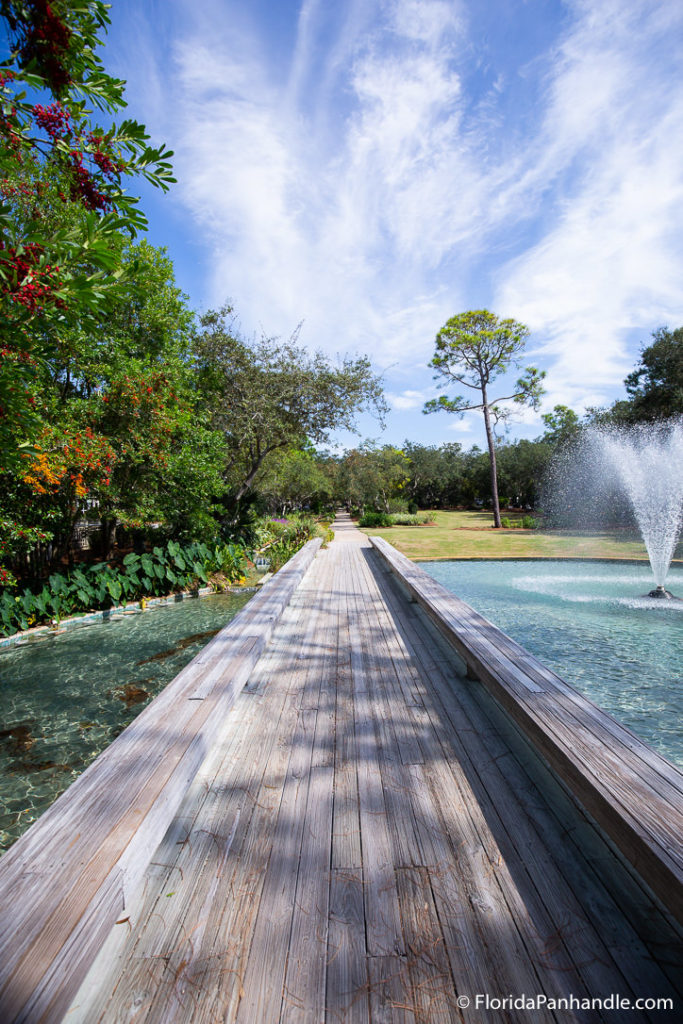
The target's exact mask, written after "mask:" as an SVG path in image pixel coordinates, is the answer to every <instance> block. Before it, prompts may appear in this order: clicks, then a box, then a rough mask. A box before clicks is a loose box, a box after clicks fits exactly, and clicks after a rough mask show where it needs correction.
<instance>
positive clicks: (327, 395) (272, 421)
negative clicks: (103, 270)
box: [195, 307, 386, 502]
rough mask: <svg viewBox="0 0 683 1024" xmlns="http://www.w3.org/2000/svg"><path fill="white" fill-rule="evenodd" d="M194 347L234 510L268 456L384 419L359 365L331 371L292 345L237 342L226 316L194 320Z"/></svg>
mask: <svg viewBox="0 0 683 1024" xmlns="http://www.w3.org/2000/svg"><path fill="white" fill-rule="evenodd" d="M201 323H202V331H201V332H200V333H199V335H198V337H197V339H196V342H195V352H196V369H197V373H198V376H199V379H200V381H201V387H202V389H203V391H204V392H205V394H206V395H207V396H208V398H209V403H210V405H211V407H212V408H213V409H214V417H213V425H214V426H215V427H217V428H219V429H221V430H222V431H223V432H224V434H225V438H226V441H227V445H228V451H229V460H228V466H227V476H228V479H229V481H230V482H231V483H232V485H233V494H234V499H235V500H236V501H237V502H239V501H240V500H241V499H242V498H243V497H244V495H245V494H246V493H247V491H248V490H249V488H250V487H252V485H253V484H254V482H255V480H256V477H257V474H258V473H259V470H260V469H261V467H262V466H263V464H264V460H266V459H268V457H269V456H271V455H272V453H273V452H277V451H281V450H287V449H291V448H300V447H301V446H302V445H303V444H305V442H306V441H307V440H308V441H310V442H312V443H313V444H325V443H326V442H327V440H328V438H329V435H330V431H331V430H333V429H336V430H339V429H346V430H353V429H354V428H355V424H356V418H357V415H358V413H359V412H361V411H368V412H371V413H373V414H375V415H376V416H377V417H378V418H379V419H380V421H381V420H382V417H383V415H384V413H385V412H386V404H385V400H384V395H383V390H382V385H381V381H380V380H379V378H378V377H377V376H376V375H375V374H374V373H373V371H372V368H371V364H370V360H369V359H367V358H366V357H359V358H355V359H353V358H351V357H348V356H347V357H344V358H343V359H340V360H339V361H338V363H337V364H336V365H335V364H333V363H332V362H330V360H328V359H327V358H326V357H325V356H324V355H323V354H322V353H321V352H316V353H313V354H312V355H311V354H310V353H308V352H307V351H306V349H304V348H303V347H301V346H300V345H299V344H298V331H296V332H295V333H294V335H293V336H292V337H291V338H290V339H289V340H288V341H286V342H281V341H279V340H278V339H276V338H265V337H264V338H261V339H260V340H258V341H254V342H251V343H249V342H246V341H244V340H243V339H242V338H240V337H239V335H238V333H237V331H236V328H235V320H234V317H233V313H232V310H231V309H230V308H229V307H226V308H224V309H222V310H220V311H218V312H211V313H208V314H207V315H206V316H204V317H203V318H202V321H201Z"/></svg>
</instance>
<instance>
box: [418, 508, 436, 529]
mask: <svg viewBox="0 0 683 1024" xmlns="http://www.w3.org/2000/svg"><path fill="white" fill-rule="evenodd" d="M417 521H418V522H419V523H420V524H421V525H422V526H426V525H427V523H435V522H436V515H435V514H434V512H429V511H427V512H418V515H417Z"/></svg>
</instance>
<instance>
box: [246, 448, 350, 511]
mask: <svg viewBox="0 0 683 1024" xmlns="http://www.w3.org/2000/svg"><path fill="white" fill-rule="evenodd" d="M258 489H259V493H260V494H262V495H263V496H264V497H265V499H266V501H267V503H268V506H269V508H270V510H271V512H277V513H278V514H279V515H282V516H284V515H287V513H288V512H290V511H291V510H293V509H300V508H304V507H308V508H320V507H321V506H324V505H327V504H328V503H329V502H330V501H331V500H332V498H333V493H334V490H333V489H334V477H333V474H332V472H331V471H330V461H329V460H328V459H325V458H320V457H319V456H318V454H317V453H316V451H315V449H312V450H311V447H310V446H307V447H306V448H305V449H304V450H301V449H298V448H290V449H283V450H281V451H278V452H273V454H272V456H271V457H270V459H269V460H268V461H267V463H266V467H265V470H264V472H263V473H262V475H261V476H260V477H259V481H258Z"/></svg>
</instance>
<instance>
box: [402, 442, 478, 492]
mask: <svg viewBox="0 0 683 1024" xmlns="http://www.w3.org/2000/svg"><path fill="white" fill-rule="evenodd" d="M403 451H404V452H405V455H406V457H407V459H408V462H409V479H408V482H407V484H406V493H407V496H408V498H409V501H410V502H412V503H413V504H415V505H418V506H419V507H420V508H444V507H445V506H448V505H457V504H459V503H460V502H461V499H462V495H461V484H462V482H463V477H464V472H465V464H464V459H463V451H462V445H460V444H458V442H457V441H453V442H451V443H450V444H444V445H440V446H437V445H423V444H419V443H417V442H414V441H408V440H407V439H406V440H405V441H404V442H403Z"/></svg>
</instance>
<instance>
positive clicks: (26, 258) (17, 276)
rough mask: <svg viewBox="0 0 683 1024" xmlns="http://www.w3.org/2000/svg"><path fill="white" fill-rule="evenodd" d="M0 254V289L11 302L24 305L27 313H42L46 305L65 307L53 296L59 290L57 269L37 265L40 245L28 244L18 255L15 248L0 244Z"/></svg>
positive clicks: (62, 302) (47, 265)
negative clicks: (1, 273) (0, 280)
mask: <svg viewBox="0 0 683 1024" xmlns="http://www.w3.org/2000/svg"><path fill="white" fill-rule="evenodd" d="M0 252H1V253H2V255H0V268H1V269H2V270H3V271H4V274H3V277H4V280H3V281H2V284H1V286H0V290H2V292H3V293H4V294H5V295H7V297H8V298H9V300H10V302H14V303H16V304H17V305H20V306H23V307H24V308H25V309H27V310H28V311H29V313H42V312H43V310H44V308H45V305H46V303H49V304H51V305H54V306H57V307H58V308H60V309H63V308H64V306H65V303H64V300H63V299H60V298H57V297H56V296H55V295H54V291H55V289H57V288H58V287H59V280H58V278H57V276H56V275H57V274H58V273H59V267H56V266H55V267H53V266H52V265H51V264H50V263H46V264H44V265H43V266H40V256H41V255H42V248H41V247H40V246H39V245H36V244H34V243H31V244H28V245H26V246H24V248H23V251H22V253H21V254H18V253H17V250H16V249H15V248H14V246H9V247H8V248H5V246H4V245H3V244H2V243H0Z"/></svg>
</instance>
